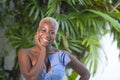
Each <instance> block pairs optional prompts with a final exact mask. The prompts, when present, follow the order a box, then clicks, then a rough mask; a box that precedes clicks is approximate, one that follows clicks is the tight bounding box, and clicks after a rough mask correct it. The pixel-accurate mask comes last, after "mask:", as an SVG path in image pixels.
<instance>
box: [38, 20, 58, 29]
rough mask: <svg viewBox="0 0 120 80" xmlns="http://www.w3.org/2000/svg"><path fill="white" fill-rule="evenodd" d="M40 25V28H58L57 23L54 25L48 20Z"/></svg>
mask: <svg viewBox="0 0 120 80" xmlns="http://www.w3.org/2000/svg"><path fill="white" fill-rule="evenodd" d="M39 27H40V29H41V28H49V29H52V30H55V29H56V27H55V25H52V23H50V22H49V23H48V22H47V23H46V22H45V23H42V24H41V25H40V26H39Z"/></svg>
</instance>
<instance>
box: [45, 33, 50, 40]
mask: <svg viewBox="0 0 120 80" xmlns="http://www.w3.org/2000/svg"><path fill="white" fill-rule="evenodd" d="M46 39H48V40H50V33H49V32H48V33H46Z"/></svg>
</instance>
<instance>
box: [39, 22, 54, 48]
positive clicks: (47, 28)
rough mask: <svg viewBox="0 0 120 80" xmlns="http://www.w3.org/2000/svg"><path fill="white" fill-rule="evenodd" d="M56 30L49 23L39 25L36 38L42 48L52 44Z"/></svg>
mask: <svg viewBox="0 0 120 80" xmlns="http://www.w3.org/2000/svg"><path fill="white" fill-rule="evenodd" d="M55 31H56V28H55V26H52V25H51V24H50V23H43V24H41V26H40V28H39V30H38V38H39V41H40V44H41V45H42V46H49V45H50V44H52V43H53V41H54V39H55V36H56V33H55Z"/></svg>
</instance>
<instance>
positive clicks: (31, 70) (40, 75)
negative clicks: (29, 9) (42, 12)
mask: <svg viewBox="0 0 120 80" xmlns="http://www.w3.org/2000/svg"><path fill="white" fill-rule="evenodd" d="M57 30H58V23H57V21H56V20H55V19H54V18H52V17H46V18H43V19H42V20H41V21H40V24H39V27H38V30H37V32H36V35H35V38H34V42H35V46H33V47H31V48H27V49H20V50H19V52H18V60H19V66H20V70H21V73H22V74H23V76H24V77H25V79H26V80H62V78H63V76H64V73H65V67H66V66H67V65H68V66H70V67H71V68H73V70H75V71H76V72H77V73H78V74H79V75H80V76H81V77H80V80H89V77H90V73H89V71H88V70H87V68H86V67H85V66H84V65H83V64H82V63H81V62H79V61H78V60H77V59H76V58H75V57H74V56H72V55H71V54H70V53H68V52H67V51H65V50H59V49H56V48H54V47H53V46H52V43H53V42H54V40H55V37H56V34H57Z"/></svg>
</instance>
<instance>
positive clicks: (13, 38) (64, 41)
mask: <svg viewBox="0 0 120 80" xmlns="http://www.w3.org/2000/svg"><path fill="white" fill-rule="evenodd" d="M110 1H112V2H110ZM117 1H118V0H115V1H114V0H29V1H26V0H20V1H17V2H16V0H12V1H10V0H2V2H0V13H1V14H0V27H2V26H3V27H5V28H6V37H7V38H8V42H10V43H11V45H12V46H13V47H14V48H15V49H16V58H15V61H16V62H15V65H14V68H13V71H14V70H16V72H13V73H19V71H17V69H19V68H18V62H17V51H18V50H19V49H20V48H27V47H31V46H32V45H34V39H33V38H34V34H35V32H36V29H37V27H38V24H39V21H40V20H41V19H42V18H43V17H46V16H51V17H54V18H55V19H56V20H57V21H58V23H59V31H58V33H57V37H56V41H55V42H54V44H53V45H54V46H55V47H56V48H60V49H65V50H67V51H69V52H70V53H72V54H74V55H76V56H77V58H78V59H80V60H81V61H83V63H84V64H85V65H87V66H88V67H89V70H90V71H91V72H92V73H93V75H94V74H95V73H96V70H97V66H98V62H99V61H101V62H102V59H103V58H104V60H107V57H106V54H105V53H104V57H103V56H102V57H101V55H100V54H99V52H98V50H99V48H102V47H101V45H100V39H101V37H102V36H103V35H104V34H106V33H107V32H110V33H111V34H113V35H114V40H117V42H118V48H120V37H119V33H120V23H119V22H120V17H119V16H120V12H119V8H116V7H115V6H116V5H115V3H116V2H117ZM11 2H12V4H13V5H14V6H13V7H11ZM3 5H6V6H3ZM114 8H115V10H114ZM111 11H112V12H111ZM107 25H110V28H108V26H107ZM76 75H77V74H76V73H74V72H73V73H72V74H71V76H72V79H73V78H75V77H76ZM15 76H16V77H18V75H17V74H14V77H15ZM13 79H14V80H16V78H13ZM73 80H74V79H73Z"/></svg>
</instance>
